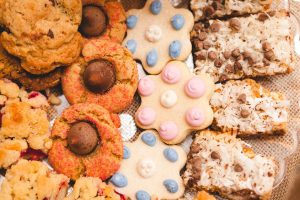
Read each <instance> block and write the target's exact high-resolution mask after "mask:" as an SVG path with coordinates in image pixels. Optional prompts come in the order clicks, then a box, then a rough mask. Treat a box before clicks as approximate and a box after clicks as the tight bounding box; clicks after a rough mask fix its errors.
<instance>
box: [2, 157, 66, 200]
mask: <svg viewBox="0 0 300 200" xmlns="http://www.w3.org/2000/svg"><path fill="white" fill-rule="evenodd" d="M68 183H69V179H68V177H66V176H64V175H62V174H56V173H55V172H54V171H51V170H49V168H48V167H47V166H46V165H45V164H43V163H42V162H39V161H27V160H23V159H22V160H20V161H19V162H18V163H17V164H16V165H14V166H12V167H11V168H10V169H8V170H7V172H6V175H5V179H4V181H3V183H2V185H1V192H0V199H5V200H13V199H26V200H29V199H58V200H59V199H63V198H64V197H65V196H66V194H67V190H68V186H69V184H68Z"/></svg>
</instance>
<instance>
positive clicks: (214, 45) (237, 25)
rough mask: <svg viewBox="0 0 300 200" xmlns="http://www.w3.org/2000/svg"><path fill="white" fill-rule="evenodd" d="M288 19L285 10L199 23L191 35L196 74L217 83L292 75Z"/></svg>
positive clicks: (292, 57)
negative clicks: (206, 75)
mask: <svg viewBox="0 0 300 200" xmlns="http://www.w3.org/2000/svg"><path fill="white" fill-rule="evenodd" d="M289 19H290V17H289V13H287V12H286V11H284V10H282V11H278V12H269V13H261V14H255V15H251V16H248V17H241V18H232V19H230V20H227V21H220V20H210V21H208V22H207V23H197V24H196V25H195V26H194V29H193V31H192V33H191V34H192V35H191V36H192V41H193V44H194V60H195V65H196V67H197V68H196V72H197V73H208V74H210V75H211V76H212V77H213V78H214V81H215V82H223V81H226V80H230V79H241V78H245V77H256V76H270V75H275V74H283V73H288V72H291V71H292V70H293V62H294V60H295V58H294V53H293V52H294V50H293V45H292V42H293V39H292V36H291V26H290V20H289Z"/></svg>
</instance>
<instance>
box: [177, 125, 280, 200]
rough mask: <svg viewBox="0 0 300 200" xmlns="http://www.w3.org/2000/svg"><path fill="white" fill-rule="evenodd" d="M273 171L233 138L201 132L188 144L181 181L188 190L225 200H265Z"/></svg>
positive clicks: (264, 159)
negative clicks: (211, 194) (188, 149)
mask: <svg viewBox="0 0 300 200" xmlns="http://www.w3.org/2000/svg"><path fill="white" fill-rule="evenodd" d="M275 171H276V164H275V162H274V160H273V159H272V158H267V157H264V156H262V155H256V154H255V153H254V152H253V150H252V149H251V148H250V146H249V145H248V144H246V143H245V142H243V141H241V140H240V139H238V138H236V137H235V136H234V135H231V134H229V133H225V134H222V133H219V132H214V131H209V130H204V131H201V132H199V133H197V134H196V136H195V139H194V141H193V143H192V146H191V150H190V153H189V155H188V162H187V166H186V171H185V172H184V174H183V180H184V184H185V185H186V186H188V187H190V188H191V189H192V190H195V191H198V190H206V191H209V192H217V193H219V194H220V195H221V196H223V197H224V198H226V199H234V200H236V199H241V200H242V199H268V197H269V196H270V194H271V192H272V188H273V184H274V180H275Z"/></svg>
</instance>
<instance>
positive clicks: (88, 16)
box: [79, 0, 126, 43]
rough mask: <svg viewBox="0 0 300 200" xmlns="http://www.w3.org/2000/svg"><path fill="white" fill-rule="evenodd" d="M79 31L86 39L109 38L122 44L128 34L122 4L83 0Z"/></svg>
mask: <svg viewBox="0 0 300 200" xmlns="http://www.w3.org/2000/svg"><path fill="white" fill-rule="evenodd" d="M82 5H83V8H82V21H81V24H80V26H79V31H80V32H81V34H82V35H83V36H84V37H86V38H94V37H97V38H99V37H101V38H109V39H111V40H113V41H115V42H118V43H121V42H122V41H123V39H124V37H125V34H126V24H125V21H126V14H125V10H124V8H123V6H122V4H121V3H120V2H117V1H113V2H110V1H106V0H83V1H82Z"/></svg>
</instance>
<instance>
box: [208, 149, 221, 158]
mask: <svg viewBox="0 0 300 200" xmlns="http://www.w3.org/2000/svg"><path fill="white" fill-rule="evenodd" d="M210 157H211V158H212V159H213V160H217V159H220V155H219V154H218V153H217V152H215V151H213V152H211V154H210Z"/></svg>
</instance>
